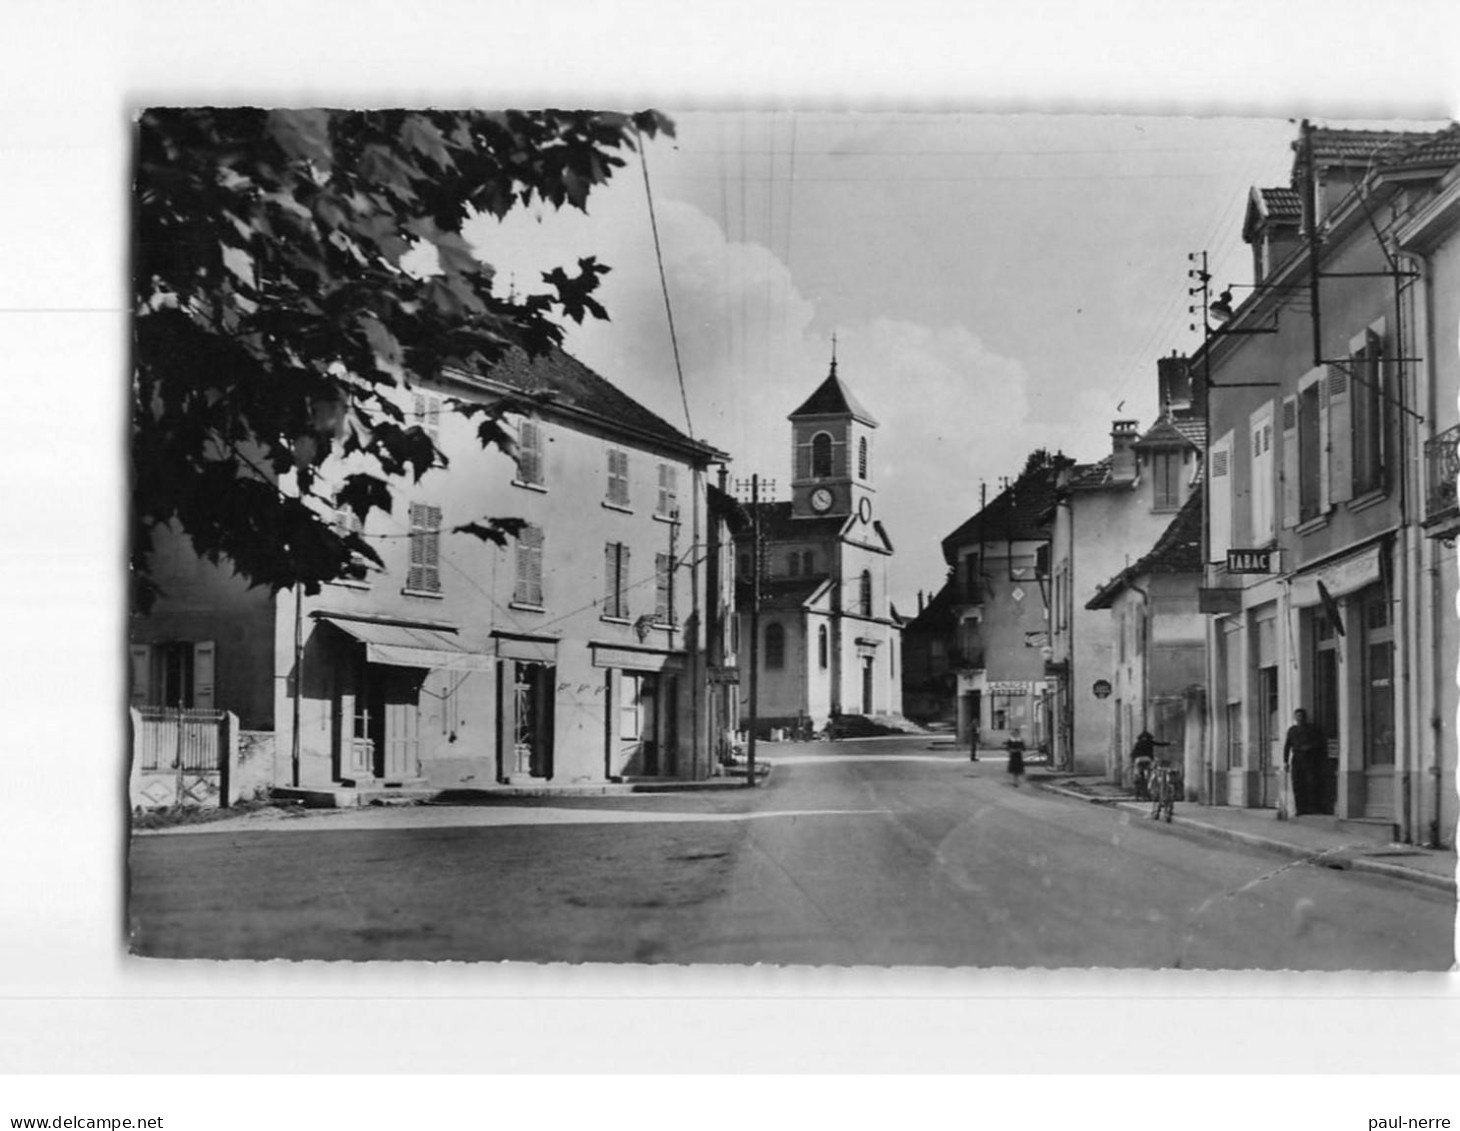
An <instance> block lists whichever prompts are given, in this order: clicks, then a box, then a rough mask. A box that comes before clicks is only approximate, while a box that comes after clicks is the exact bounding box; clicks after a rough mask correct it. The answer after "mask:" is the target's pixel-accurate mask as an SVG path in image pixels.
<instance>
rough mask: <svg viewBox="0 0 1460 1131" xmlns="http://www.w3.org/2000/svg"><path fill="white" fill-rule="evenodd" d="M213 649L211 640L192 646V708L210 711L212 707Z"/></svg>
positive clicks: (213, 697)
mask: <svg viewBox="0 0 1460 1131" xmlns="http://www.w3.org/2000/svg"><path fill="white" fill-rule="evenodd" d="M213 661H214V647H213V641H211V640H199V641H198V642H197V643H196V644H194V645H193V706H194V707H198V708H200V709H205V710H209V711H211V710H212V709H213V707H214V699H215V696H214V694H213V680H214V674H213V672H214V666H215V665H214V662H213Z"/></svg>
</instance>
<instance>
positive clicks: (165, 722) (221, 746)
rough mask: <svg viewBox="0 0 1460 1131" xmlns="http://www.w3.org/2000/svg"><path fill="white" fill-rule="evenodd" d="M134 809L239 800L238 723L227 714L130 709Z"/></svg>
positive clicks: (224, 802)
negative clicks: (237, 784)
mask: <svg viewBox="0 0 1460 1131" xmlns="http://www.w3.org/2000/svg"><path fill="white" fill-rule="evenodd" d="M129 713H130V716H131V721H132V771H131V776H130V790H129V792H130V795H131V803H132V806H133V808H141V809H156V808H163V807H166V806H169V805H199V806H210V805H223V806H227V805H230V804H232V803H233V802H234V801H237V800H238V795H237V789H236V784H235V783H236V782H237V780H238V772H237V770H238V718H237V716H236V715H234V714H232V713H231V712H228V711H212V710H196V709H189V708H179V707H133V708H131V710H130V712H129Z"/></svg>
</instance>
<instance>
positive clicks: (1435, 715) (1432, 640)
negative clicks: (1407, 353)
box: [1399, 255, 1451, 848]
mask: <svg viewBox="0 0 1460 1131" xmlns="http://www.w3.org/2000/svg"><path fill="white" fill-rule="evenodd" d="M1399 261H1400V262H1401V263H1404V264H1405V265H1406V266H1407V267H1409V268H1410V269H1412V270H1415V271H1417V272H1418V273H1419V276H1420V280H1419V284H1418V285H1419V287H1420V298H1419V301H1418V302H1416V303H1415V318H1414V333H1413V338H1414V340H1415V342H1416V343H1417V344H1418V345H1419V346H1420V347H1421V348H1423V350H1424V352H1423V353H1422V354H1420V355H1419V356H1421V357H1423V358H1425V359H1426V360H1425V362H1424V366H1425V370H1424V376H1425V380H1424V387H1423V389H1422V390H1416V398H1415V399H1416V400H1418V399H1420V396H1423V399H1424V439H1425V440H1426V441H1428V440H1433V439H1434V438H1435V435H1436V428H1435V409H1436V389H1435V385H1436V382H1435V379H1434V366H1435V362H1436V359H1437V358H1438V357H1439V356H1440V354H1439V350H1438V343H1437V341H1436V339H1435V314H1434V303H1435V292H1434V287H1433V285H1432V281H1431V269H1430V259H1429V256H1427V255H1408V256H1401V257H1400V258H1399ZM1411 356H1413V355H1411ZM1419 450H1420V451H1425V450H1427V449H1426V448H1425V447H1424V446H1421V447H1420V448H1419ZM1419 468H1420V472H1419V474H1421V475H1423V474H1425V471H1424V469H1425V468H1426V464H1425V463H1424V461H1423V460H1421V461H1419ZM1418 533H1419V532H1418V531H1417V530H1416V531H1415V535H1416V537H1418ZM1420 545H1421V546H1422V548H1423V550H1422V552H1423V558H1424V560H1423V561H1421V560H1420V558H1419V555H1416V559H1415V563H1414V566H1415V589H1414V592H1415V593H1416V594H1422V596H1423V602H1424V608H1423V609H1416V610H1415V620H1416V622H1417V624H1416V634H1415V647H1416V652H1415V655H1416V660H1417V661H1419V660H1421V659H1427V660H1428V663H1429V669H1430V681H1429V685H1428V686H1427V687H1426V686H1424V685H1423V684H1421V682H1420V681H1419V680H1416V681H1415V683H1416V685H1417V686H1416V692H1415V697H1416V703H1417V707H1416V711H1415V715H1414V736H1415V743H1414V753H1413V755H1412V757H1413V758H1414V767H1415V777H1416V781H1418V782H1422V781H1423V777H1424V775H1425V774H1426V773H1428V775H1429V776H1430V777H1431V779H1432V780H1431V782H1430V788H1431V789H1432V790H1433V791H1434V798H1435V804H1434V813H1433V816H1432V817H1431V819H1430V820H1429V821H1428V822H1425V817H1424V800H1423V795H1424V789H1423V786H1421V787H1420V788H1419V789H1418V790H1417V793H1418V794H1419V796H1418V797H1417V798H1416V804H1415V814H1416V821H1415V828H1416V831H1417V830H1418V829H1419V828H1420V827H1422V826H1423V825H1424V824H1426V823H1427V824H1428V826H1429V828H1428V832H1429V837H1428V841H1427V843H1428V845H1429V847H1431V848H1441V847H1443V846H1444V831H1443V830H1444V805H1445V790H1444V784H1445V782H1444V772H1445V767H1444V720H1443V719H1442V717H1441V715H1440V704H1441V703H1443V702H1444V694H1445V687H1446V685H1447V684H1446V678H1445V677H1446V672H1445V671H1444V665H1443V662H1442V661H1443V655H1442V648H1443V645H1442V640H1441V634H1440V632H1439V630H1438V627H1437V626H1438V625H1439V624H1440V623H1441V621H1440V618H1441V616H1445V617H1446V618H1449V616H1450V612H1451V611H1450V610H1449V609H1447V608H1446V606H1445V594H1444V591H1443V588H1442V586H1441V584H1440V566H1439V560H1438V559H1439V548H1438V546H1437V545H1436V542H1435V540H1434V539H1432V538H1427V539H1423V540H1422V541H1421V542H1420ZM1425 575H1427V576H1428V580H1429V584H1428V585H1426V584H1424V577H1425ZM1415 603H1416V604H1418V603H1419V602H1418V601H1417V602H1415ZM1442 610H1444V611H1443V612H1442ZM1446 623H1449V620H1448V619H1447V621H1446ZM1422 670H1423V669H1422V667H1421V666H1419V665H1418V663H1417V666H1416V668H1415V671H1416V672H1417V673H1419V672H1422ZM1426 700H1427V702H1426ZM1424 720H1427V722H1428V726H1427V727H1426V725H1425V721H1424ZM1426 730H1427V731H1428V737H1429V743H1428V745H1429V748H1430V765H1429V766H1428V767H1422V766H1421V765H1420V763H1421V761H1422V759H1421V757H1420V754H1419V751H1420V748H1421V745H1422V743H1421V741H1420V739H1421V736H1422V735H1424V734H1425V732H1426ZM1415 839H1418V837H1416V838H1415Z"/></svg>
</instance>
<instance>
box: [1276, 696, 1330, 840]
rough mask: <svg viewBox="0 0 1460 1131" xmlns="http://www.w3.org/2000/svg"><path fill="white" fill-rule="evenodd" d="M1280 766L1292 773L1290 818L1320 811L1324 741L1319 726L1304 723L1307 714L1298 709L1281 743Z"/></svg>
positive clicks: (1326, 757)
mask: <svg viewBox="0 0 1460 1131" xmlns="http://www.w3.org/2000/svg"><path fill="white" fill-rule="evenodd" d="M1283 767H1284V768H1285V769H1287V770H1288V771H1289V772H1290V773H1291V774H1292V782H1293V814H1294V816H1298V817H1301V816H1303V815H1304V814H1305V813H1321V812H1323V787H1324V782H1323V778H1324V771H1325V770H1326V769H1327V768H1328V739H1327V738H1326V737H1325V736H1324V734H1323V730H1322V728H1321V727H1319V726H1317V725H1315V724H1314V723H1310V722H1309V721H1308V712H1307V711H1305V710H1303V709H1302V708H1301V707H1299V708H1298V709H1297V710H1296V711H1294V712H1293V725H1292V726H1290V727H1288V736H1287V738H1285V739H1284V740H1283Z"/></svg>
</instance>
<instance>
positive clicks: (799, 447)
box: [787, 343, 877, 523]
mask: <svg viewBox="0 0 1460 1131" xmlns="http://www.w3.org/2000/svg"><path fill="white" fill-rule="evenodd" d="M787 419H788V420H790V422H791V440H792V448H793V451H794V457H793V458H794V460H795V463H794V465H793V467H792V472H791V513H792V515H793V516H794V517H796V518H846V517H849V516H851V515H856V516H857V517H858V518H860V519H861V520H862V521H863V522H864V523H868V522H871V521H872V515H873V502H874V500H873V496H874V495H875V494H876V489H875V488H874V487H873V485H872V484H873V478H872V475H873V460H872V456H873V450H872V449H873V444H872V434H873V432H874V431H875V430H876V428H877V421H876V419H875V418H874V417H873V416H872V414H871V413H870V412H868V411H867V410H866V409H865V408H863V407H862V406H861V405H860V404H859V403H858V402H857V398H856V397H854V396H853V395H852V393H851V391H850V390H849V389H848V388H847V387H846V385H845V384H843V382H842V379H841V378H840V377H838V376H837V372H836V346H835V343H833V345H832V356H831V371H830V372H829V373H828V374H827V376H826V380H824V381H823V382H822V383H821V384H820V385H818V386H817V388H816V391H815V392H814V393H812V394H811V396H809V397H807V398H806V401H805V403H804V404H802V405H801V407H800V408H798V409H797V410H796V411H795V412H793V413H791V415H790V416H789V417H787Z"/></svg>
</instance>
